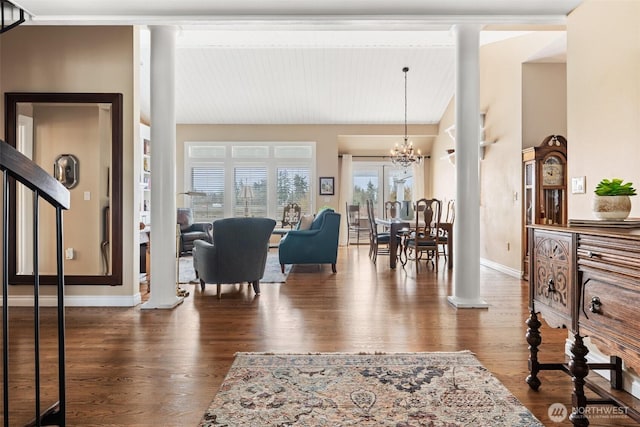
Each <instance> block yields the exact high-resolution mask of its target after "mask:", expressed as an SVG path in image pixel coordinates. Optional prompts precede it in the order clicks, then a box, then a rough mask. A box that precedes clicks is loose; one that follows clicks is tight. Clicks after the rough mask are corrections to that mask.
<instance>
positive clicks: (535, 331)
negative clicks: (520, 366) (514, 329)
mask: <svg viewBox="0 0 640 427" xmlns="http://www.w3.org/2000/svg"><path fill="white" fill-rule="evenodd" d="M525 323H526V324H527V326H528V328H527V334H526V335H525V337H526V338H527V343H528V344H529V375H528V376H527V379H526V380H525V381H526V382H527V384H529V387H531V388H532V389H533V390H536V391H537V390H538V388H540V379H539V378H538V372H540V364H539V363H538V347H539V346H540V344H541V343H542V336H541V335H540V326H542V323H540V321H539V320H538V316H537V315H536V312H535V311H533V310H531V311H530V313H529V318H528V319H527V321H526V322H525Z"/></svg>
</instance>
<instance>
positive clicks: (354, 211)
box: [345, 203, 369, 245]
mask: <svg viewBox="0 0 640 427" xmlns="http://www.w3.org/2000/svg"><path fill="white" fill-rule="evenodd" d="M345 204H346V206H347V226H348V230H347V245H349V238H350V237H351V234H352V233H353V234H355V235H356V245H359V244H360V232H363V233H364V232H367V231H368V230H369V226H368V225H366V226H363V225H362V218H361V216H360V205H359V204H357V205H350V204H349V203H345Z"/></svg>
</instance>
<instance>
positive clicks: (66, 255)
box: [64, 248, 75, 259]
mask: <svg viewBox="0 0 640 427" xmlns="http://www.w3.org/2000/svg"><path fill="white" fill-rule="evenodd" d="M74 257H75V253H74V251H73V248H67V249H65V251H64V258H65V259H73V258H74Z"/></svg>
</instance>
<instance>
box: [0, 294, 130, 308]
mask: <svg viewBox="0 0 640 427" xmlns="http://www.w3.org/2000/svg"><path fill="white" fill-rule="evenodd" d="M0 300H1V298H0ZM64 302H65V304H64V305H65V307H135V306H136V305H138V304H140V303H141V302H142V297H141V295H140V293H139V292H138V293H136V294H135V295H115V296H114V295H65V297H64ZM57 305H58V297H56V296H53V295H41V296H40V307H56V306H57ZM9 306H10V307H33V296H32V295H15V296H10V297H9Z"/></svg>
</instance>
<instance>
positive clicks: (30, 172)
mask: <svg viewBox="0 0 640 427" xmlns="http://www.w3.org/2000/svg"><path fill="white" fill-rule="evenodd" d="M0 170H1V171H2V179H3V186H2V188H3V197H2V233H3V236H4V239H3V244H2V266H3V271H2V353H3V354H2V355H3V366H2V369H3V405H4V412H3V415H4V426H6V427H8V426H9V425H10V423H9V415H10V411H9V409H10V408H9V362H10V360H9V300H8V298H9V276H8V273H7V272H8V271H9V257H8V253H9V237H8V236H10V234H9V202H10V200H11V199H10V198H11V189H12V188H13V189H15V188H16V186H12V185H10V180H11V179H14V180H16V181H18V182H20V183H22V184H23V185H25V186H26V187H27V188H29V189H31V191H32V192H33V198H34V203H33V228H34V237H33V248H34V249H33V260H34V261H33V270H34V283H33V298H34V307H33V310H34V342H35V345H34V349H35V354H34V358H35V360H34V366H35V369H34V375H35V412H36V413H35V421H33V425H35V426H41V425H58V426H64V425H65V424H66V418H65V412H66V397H65V388H66V387H65V339H64V331H65V322H64V269H63V258H62V250H63V245H62V210H65V209H69V207H70V195H69V190H67V189H66V188H65V187H64V186H63V185H62V184H61V183H59V182H58V181H57V180H56V179H55V178H54V177H53V176H51V175H49V174H48V173H47V172H46V171H45V170H44V169H42V168H41V167H40V166H38V165H37V164H35V163H34V162H33V161H31V160H30V159H29V158H28V157H26V156H24V155H23V154H22V153H20V152H19V151H17V150H16V149H15V148H13V147H12V146H10V145H9V144H7V143H5V142H4V141H0ZM14 191H15V190H14ZM40 199H44V200H46V201H47V202H49V204H51V205H52V206H53V207H54V208H55V210H56V213H55V216H56V266H57V292H58V295H57V297H58V313H57V314H58V397H59V401H58V402H56V404H54V405H53V406H51V407H50V408H49V409H47V410H46V411H44V412H41V410H40V354H39V353H40V303H39V300H40V289H39V288H40V274H39V266H38V262H39V261H38V246H39V245H38V235H39V232H38V231H39V209H38V206H39V200H40Z"/></svg>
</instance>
